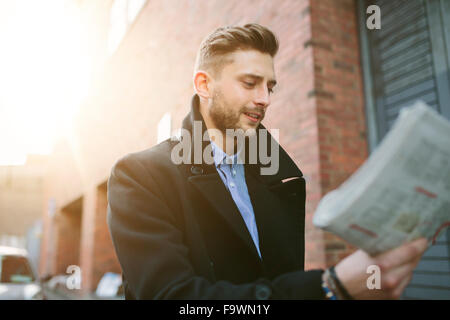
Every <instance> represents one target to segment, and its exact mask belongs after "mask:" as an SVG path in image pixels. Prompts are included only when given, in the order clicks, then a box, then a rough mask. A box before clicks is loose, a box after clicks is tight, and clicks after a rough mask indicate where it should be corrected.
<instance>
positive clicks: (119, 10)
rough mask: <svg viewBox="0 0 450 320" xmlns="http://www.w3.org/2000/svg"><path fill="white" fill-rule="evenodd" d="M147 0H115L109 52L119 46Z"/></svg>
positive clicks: (111, 15) (112, 9)
mask: <svg viewBox="0 0 450 320" xmlns="http://www.w3.org/2000/svg"><path fill="white" fill-rule="evenodd" d="M146 2H147V0H114V1H113V4H112V6H111V12H110V19H109V20H110V27H109V35H108V54H109V55H112V54H113V53H114V52H115V51H116V49H117V48H118V47H119V45H120V43H121V42H122V39H123V38H124V36H125V34H126V32H127V30H128V29H129V27H130V26H131V25H132V24H133V22H134V20H136V17H137V16H138V14H139V12H140V11H141V10H142V8H143V7H144V5H145V3H146Z"/></svg>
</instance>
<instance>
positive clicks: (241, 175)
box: [211, 141, 261, 258]
mask: <svg viewBox="0 0 450 320" xmlns="http://www.w3.org/2000/svg"><path fill="white" fill-rule="evenodd" d="M211 145H212V151H213V156H214V164H215V165H216V169H217V172H218V173H219V175H220V178H222V181H223V183H224V184H225V186H226V188H227V189H228V191H229V192H230V193H231V197H232V198H233V200H234V202H235V203H236V206H237V207H238V209H239V212H240V213H241V215H242V218H243V219H244V222H245V224H246V226H247V229H248V231H249V232H250V235H251V237H252V239H253V242H254V244H255V247H256V250H257V251H258V254H259V257H260V258H261V252H260V251H259V238H258V229H257V227H256V220H255V213H254V211H253V206H252V203H251V200H250V196H249V194H248V189H247V184H246V182H245V171H244V165H243V164H242V163H243V162H242V161H239V162H240V163H238V161H237V160H238V157H239V156H240V155H241V152H240V151H238V153H236V154H234V155H232V156H229V155H227V154H226V153H225V152H224V151H223V150H222V149H221V148H220V147H219V146H218V145H216V144H215V143H214V142H213V141H211Z"/></svg>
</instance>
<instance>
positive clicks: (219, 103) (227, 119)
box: [209, 90, 241, 134]
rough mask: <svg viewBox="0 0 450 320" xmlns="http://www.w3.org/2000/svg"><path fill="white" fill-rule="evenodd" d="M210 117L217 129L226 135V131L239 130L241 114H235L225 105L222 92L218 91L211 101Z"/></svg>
mask: <svg viewBox="0 0 450 320" xmlns="http://www.w3.org/2000/svg"><path fill="white" fill-rule="evenodd" d="M209 116H210V117H211V119H212V121H213V122H214V124H215V126H216V127H217V129H219V130H220V131H222V132H223V133H224V134H225V133H226V129H239V128H238V127H237V124H238V123H239V117H240V116H241V112H240V111H238V112H236V113H235V112H234V111H233V110H230V109H228V108H227V107H226V106H225V105H224V96H223V95H222V92H221V91H220V90H216V91H215V92H214V94H213V97H212V99H211V101H210V107H209Z"/></svg>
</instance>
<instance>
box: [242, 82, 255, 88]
mask: <svg viewBox="0 0 450 320" xmlns="http://www.w3.org/2000/svg"><path fill="white" fill-rule="evenodd" d="M244 84H245V85H246V86H248V87H254V86H255V84H254V83H252V82H245V81H244Z"/></svg>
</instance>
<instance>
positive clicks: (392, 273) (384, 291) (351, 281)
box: [335, 238, 427, 299]
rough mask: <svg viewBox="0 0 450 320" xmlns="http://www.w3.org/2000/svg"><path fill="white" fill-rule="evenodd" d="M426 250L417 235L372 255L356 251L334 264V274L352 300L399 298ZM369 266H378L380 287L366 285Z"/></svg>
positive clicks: (425, 245) (424, 243)
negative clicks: (394, 246) (413, 238)
mask: <svg viewBox="0 0 450 320" xmlns="http://www.w3.org/2000/svg"><path fill="white" fill-rule="evenodd" d="M426 249H427V240H426V239H425V238H420V239H417V240H415V241H412V242H409V243H406V244H404V245H402V246H400V247H398V248H395V249H392V250H389V251H386V252H383V253H381V254H379V255H377V256H374V257H371V256H369V255H368V254H367V253H365V252H364V251H362V250H358V251H356V252H355V253H353V254H352V255H350V256H348V257H346V258H345V259H343V260H342V261H340V262H339V263H338V264H337V265H336V267H335V270H336V274H337V276H338V278H339V280H340V281H341V282H342V284H343V285H344V287H345V288H346V289H347V291H348V292H349V293H350V294H351V295H352V296H353V297H354V298H355V299H399V298H400V296H401V295H402V293H403V290H404V289H405V287H406V286H407V285H408V283H409V282H410V281H411V278H412V272H413V270H414V268H415V267H416V266H417V264H418V263H419V261H420V258H421V257H422V255H423V253H424V252H425V250H426ZM370 265H377V266H378V267H379V268H380V271H381V281H380V282H381V288H380V289H372V290H369V288H367V279H368V278H369V276H370V274H368V273H366V270H367V267H368V266H370Z"/></svg>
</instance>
